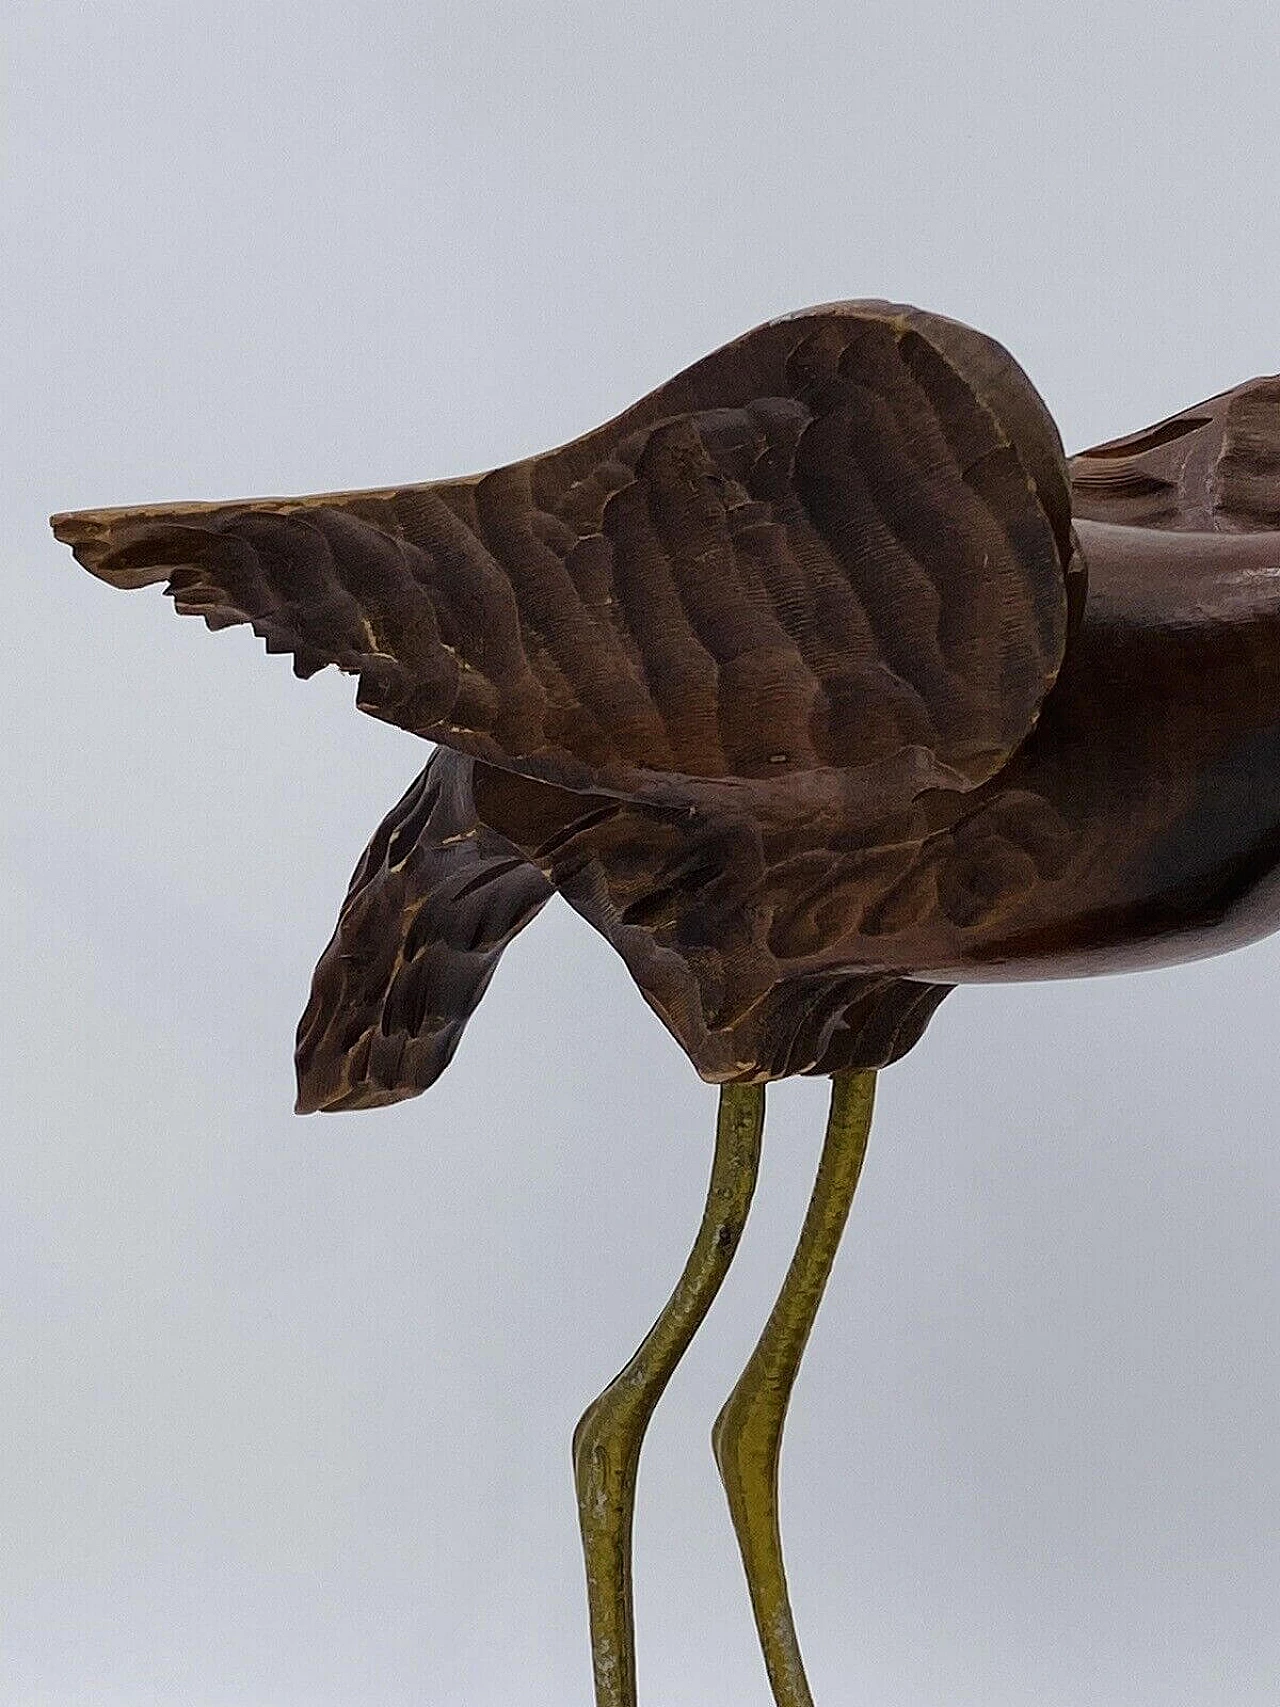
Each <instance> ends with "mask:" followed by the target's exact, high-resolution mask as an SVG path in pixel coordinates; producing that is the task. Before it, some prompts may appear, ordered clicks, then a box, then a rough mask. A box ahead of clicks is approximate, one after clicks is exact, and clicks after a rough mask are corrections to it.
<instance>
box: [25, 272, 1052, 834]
mask: <svg viewBox="0 0 1280 1707" xmlns="http://www.w3.org/2000/svg"><path fill="white" fill-rule="evenodd" d="M53 526H54V531H55V532H56V534H57V536H58V538H59V539H61V540H64V541H65V542H66V543H68V544H69V545H70V546H71V547H72V548H73V550H74V552H75V554H76V556H77V557H78V558H79V560H80V561H81V562H82V563H83V564H84V565H85V566H86V567H87V568H89V569H90V570H92V571H93V573H94V574H96V575H99V576H101V577H102V578H103V579H104V580H106V581H109V582H111V583H113V584H114V585H117V586H121V587H139V586H143V585H146V584H148V583H151V582H159V581H163V582H166V583H167V591H168V592H169V594H170V595H171V596H172V598H173V600H174V603H175V605H176V607H177V608H178V609H179V610H180V611H182V612H186V613H193V614H197V615H201V616H203V617H204V619H205V621H206V622H207V623H208V624H209V626H210V627H213V628H220V627H223V626H226V625H228V624H232V623H238V622H246V623H249V624H251V625H252V627H253V628H254V630H255V631H256V632H257V633H258V634H259V635H261V636H262V637H263V638H264V639H265V640H266V643H267V647H268V650H271V651H282V652H290V653H292V655H293V658H294V662H295V668H296V670H297V671H298V673H299V674H301V675H309V674H311V673H313V672H314V671H316V670H318V669H320V668H321V667H323V666H324V665H326V664H336V665H338V666H339V667H340V668H341V669H343V670H347V671H350V672H352V673H355V674H357V675H358V676H359V678H360V681H359V691H358V696H357V702H358V704H359V705H360V706H361V708H362V709H364V710H366V711H368V712H370V713H372V714H373V715H375V716H378V717H381V718H385V719H386V720H388V721H390V722H392V723H395V724H398V725H399V726H400V727H402V728H405V729H408V730H410V731H412V732H413V733H415V734H418V735H422V736H424V737H426V738H428V739H430V740H433V741H439V742H442V743H444V744H446V745H448V746H452V747H454V748H457V749H458V750H460V751H462V752H464V753H467V754H470V755H473V756H474V757H477V758H480V759H484V760H486V761H488V762H489V763H491V764H495V765H499V766H502V767H505V768H508V769H511V770H515V771H517V772H520V773H521V774H523V775H526V776H529V777H532V778H537V779H541V780H544V781H548V782H553V783H557V784H559V785H561V786H564V787H569V788H574V789H584V790H586V789H591V790H599V791H603V792H606V793H612V794H615V795H619V796H623V797H630V798H667V799H671V798H677V799H678V798H680V797H681V795H682V793H683V794H685V795H686V796H687V795H688V794H690V793H692V794H693V795H694V796H695V797H696V794H697V790H698V786H699V784H700V783H701V782H703V781H709V780H710V779H722V780H725V781H727V782H730V783H739V784H740V783H742V782H744V781H751V782H753V783H755V784H757V785H758V786H760V787H763V788H765V789H769V788H772V787H773V786H774V785H777V786H778V787H780V788H781V789H782V790H784V791H788V790H790V789H792V788H794V787H795V778H796V773H804V772H812V771H815V770H823V769H828V768H831V767H838V768H840V769H841V770H844V771H847V772H852V773H858V772H865V774H866V775H867V777H868V778H874V779H875V787H874V791H873V792H874V794H875V798H876V800H877V811H880V810H884V809H889V810H892V809H893V807H894V806H895V805H896V804H897V803H899V802H900V801H903V800H907V799H910V798H913V797H914V796H915V795H916V794H918V793H919V792H920V790H921V788H923V787H929V786H946V787H958V788H969V787H972V786H973V785H975V784H977V783H979V782H982V781H984V780H985V779H987V778H988V777H990V776H992V775H993V774H994V773H995V772H996V771H998V770H999V769H1000V767H1001V766H1002V765H1003V763H1004V762H1005V760H1006V759H1007V757H1008V756H1009V754H1010V753H1011V752H1012V751H1013V749H1014V748H1015V747H1017V746H1018V745H1019V744H1020V743H1021V742H1022V740H1023V739H1024V738H1025V737H1026V735H1027V733H1028V732H1029V730H1030V729H1031V727H1032V726H1033V724H1034V722H1035V719H1036V717H1037V715H1038V711H1039V707H1040V705H1041V703H1042V701H1043V699H1044V697H1045V694H1046V693H1047V691H1048V689H1049V687H1050V686H1051V685H1052V683H1053V681H1054V679H1055V677H1056V675H1057V672H1058V669H1059V666H1060V664H1061V662H1062V658H1063V653H1064V649H1065V646H1066V644H1067V638H1068V630H1069V626H1070V622H1069V605H1070V607H1071V609H1072V610H1074V611H1075V612H1076V613H1078V608H1079V603H1080V594H1081V590H1082V587H1083V581H1082V567H1081V565H1080V563H1079V561H1078V559H1075V558H1073V541H1072V535H1071V519H1070V510H1069V496H1068V489H1067V484H1066V477H1065V465H1064V462H1063V457H1062V451H1061V445H1060V442H1059V439H1058V435H1057V432H1056V429H1055V428H1054V426H1053V423H1052V421H1051V419H1050V417H1049V415H1048V414H1047V412H1046V411H1045V409H1044V406H1043V404H1042V403H1041V401H1040V399H1039V397H1038V396H1037V394H1036V393H1035V391H1034V389H1033V388H1032V387H1031V385H1030V383H1029V381H1028V380H1027V379H1026V376H1025V375H1024V374H1023V373H1022V371H1021V369H1020V368H1018V366H1017V365H1016V363H1014V361H1013V360H1012V358H1011V357H1010V356H1009V355H1008V353H1007V352H1006V351H1004V350H1003V349H1002V348H1001V347H1000V346H999V345H998V344H996V343H994V342H993V341H992V340H991V339H988V338H986V337H983V336H982V335H981V334H979V333H977V332H973V331H970V330H969V329H967V328H965V327H962V326H959V325H957V324H956V323H954V322H951V321H948V320H944V319H942V318H940V317H938V316H934V315H928V314H924V313H921V312H920V311H918V310H915V309H909V308H899V307H895V306H893V305H890V304H885V303H851V304H837V305H833V306H830V307H826V308H821V309H814V310H810V311H808V312H806V313H803V314H799V315H795V316H792V317H790V318H788V319H785V320H781V321H775V322H771V323H769V324H768V325H765V326H763V327H760V328H758V329H757V330H756V331H755V332H752V333H749V334H747V335H746V336H745V337H743V338H740V339H739V340H737V342H735V343H733V344H729V345H727V346H726V347H725V348H723V349H721V350H719V351H717V352H716V353H715V354H714V355H711V356H708V357H707V358H706V359H705V360H703V361H700V362H698V363H696V364H695V365H694V366H693V367H691V368H690V369H688V370H687V371H686V372H684V373H683V374H681V375H679V376H678V377H677V378H676V379H674V380H672V381H671V382H670V383H669V384H667V385H665V386H663V387H661V388H660V389H659V390H658V391H656V392H654V393H652V394H651V395H650V396H648V397H646V398H645V399H644V400H643V401H642V402H640V403H638V404H636V405H635V406H634V407H633V408H632V409H630V410H628V411H627V412H626V413H625V414H623V415H622V416H620V417H619V418H618V419H617V420H615V421H613V422H611V423H610V424H609V425H607V426H605V427H602V428H599V429H598V430H596V431H595V432H592V433H588V434H587V435H586V436H585V437H583V438H580V439H578V440H575V441H574V442H573V443H571V444H568V445H566V446H564V447H563V448H561V449H559V450H555V451H551V452H548V453H546V454H544V455H541V456H535V457H531V458H529V459H528V460H526V461H524V462H519V463H515V464H512V465H510V466H508V467H504V468H499V469H496V470H494V471H493V472H491V473H488V474H484V475H478V476H474V477H469V478H465V479H458V480H451V481H443V482H440V483H437V484H432V485H422V486H406V487H395V488H387V489H385V490H377V491H368V492H353V493H340V494H333V495H325V496H317V497H307V498H292V499H256V500H251V501H244V502H235V503H226V504H175V505H161V506H153V507H150V508H142V509H137V508H135V509H123V510H98V511H85V512H81V513H78V514H72V515H62V516H57V517H55V518H54V519H53ZM1073 589H1074V592H1073V595H1072V597H1071V598H1069V592H1070V591H1072V590H1073ZM853 780H854V783H855V788H854V792H855V793H856V776H855V778H854V779H853ZM869 786H870V785H869Z"/></svg>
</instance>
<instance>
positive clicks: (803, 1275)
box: [711, 1072, 876, 1707]
mask: <svg viewBox="0 0 1280 1707" xmlns="http://www.w3.org/2000/svg"><path fill="white" fill-rule="evenodd" d="M875 1083H876V1075H875V1073H874V1072H867V1073H840V1074H837V1075H836V1077H835V1081H834V1083H833V1085H832V1092H831V1114H830V1117H829V1119H828V1121H827V1135H826V1140H825V1142H824V1144H823V1148H822V1160H821V1161H820V1163H819V1164H818V1177H817V1179H816V1180H815V1182H814V1187H813V1195H812V1197H811V1198H810V1200H809V1208H808V1211H807V1213H806V1215H805V1219H804V1226H803V1228H802V1229H801V1233H800V1242H799V1244H798V1245H797V1246H796V1251H795V1255H794V1256H793V1257H792V1259H791V1266H790V1267H789V1268H788V1270H787V1275H786V1279H785V1280H784V1281H783V1283H782V1290H781V1291H780V1292H779V1294H778V1301H777V1303H776V1304H775V1305H774V1307H773V1311H772V1313H771V1315H770V1317H769V1320H768V1322H767V1323H766V1324H765V1329H764V1332H763V1333H762V1334H761V1336H760V1339H759V1341H758V1342H757V1344H756V1348H755V1350H754V1351H753V1352H752V1354H751V1357H750V1359H749V1360H748V1362H747V1366H746V1368H745V1369H744V1370H743V1372H742V1374H741V1376H740V1377H739V1379H738V1384H737V1386H736V1387H735V1388H734V1390H733V1392H732V1393H731V1394H730V1395H729V1398H728V1400H727V1401H726V1402H725V1406H724V1409H723V1410H722V1411H721V1412H720V1415H719V1416H718V1417H717V1418H716V1422H715V1427H714V1428H713V1429H712V1431H711V1443H712V1446H713V1448H714V1450H715V1455H716V1463H717V1464H718V1465H719V1467H720V1478H721V1480H722V1481H723V1483H724V1488H725V1493H726V1495H727V1496H728V1500H729V1513H730V1516H731V1517H732V1519H733V1527H734V1530H735V1532H736V1534H737V1537H738V1546H739V1548H740V1549H741V1552H742V1563H743V1566H744V1567H745V1570H746V1573H747V1587H748V1589H749V1590H750V1593H751V1606H752V1611H753V1612H754V1613H755V1620H756V1629H757V1630H758V1631H759V1634H760V1647H761V1650H762V1651H763V1654H764V1662H765V1667H766V1669H767V1671H768V1673H769V1682H770V1684H771V1685H772V1688H773V1695H774V1700H775V1701H776V1702H777V1704H778V1707H813V1697H812V1695H811V1694H810V1692H809V1684H808V1680H807V1678H806V1677H805V1672H804V1662H803V1660H802V1659H801V1656H800V1644H799V1642H798V1641H797V1639H796V1630H795V1621H794V1619H793V1617H792V1614H791V1601H790V1597H789V1595H788V1593H787V1577H786V1571H785V1569H784V1566H783V1560H782V1532H781V1529H780V1527H779V1523H778V1461H779V1458H780V1455H781V1452H782V1429H783V1424H784V1422H785V1420H786V1414H787V1404H788V1402H789V1400H790V1398H791V1389H792V1387H793V1385H794V1383H795V1378H796V1372H797V1371H798V1369H799V1367H800V1359H801V1358H802V1357H803V1356H804V1348H805V1345H806V1344H807V1342H808V1339H809V1331H810V1329H811V1328H812V1327H813V1321H814V1317H815V1316H816V1315H817V1313H818V1305H819V1304H820V1303H821V1302H822V1293H823V1289H824V1288H825V1286H826V1284H827V1277H828V1276H829V1275H830V1273H831V1265H832V1263H833V1261H834V1260H835V1254H836V1248H837V1246H838V1245H839V1243H840V1235H841V1233H842V1232H843V1231H844V1224H845V1221H846V1219H847V1218H848V1214H849V1207H850V1204H851V1203H852V1202H853V1193H854V1190H855V1188H856V1186H857V1184H858V1175H859V1174H860V1173H861V1171H862V1160H863V1157H864V1156H865V1155H866V1150H867V1133H868V1131H869V1129H870V1126H871V1110H872V1104H873V1101H874V1099H875Z"/></svg>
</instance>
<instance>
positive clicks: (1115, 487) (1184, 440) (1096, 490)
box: [1070, 376, 1280, 533]
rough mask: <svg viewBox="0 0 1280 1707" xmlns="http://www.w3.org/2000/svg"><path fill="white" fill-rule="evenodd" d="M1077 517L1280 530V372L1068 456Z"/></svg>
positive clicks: (1192, 529)
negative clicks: (1277, 374)
mask: <svg viewBox="0 0 1280 1707" xmlns="http://www.w3.org/2000/svg"><path fill="white" fill-rule="evenodd" d="M1070 471H1071V486H1072V496H1073V503H1074V509H1075V514H1076V517H1077V518H1078V519H1079V520H1082V521H1096V522H1113V523H1116V524H1119V525H1121V526H1125V527H1144V528H1169V529H1173V530H1175V531H1177V532H1179V533H1260V532H1265V533H1273V532H1275V531H1277V530H1280V377H1276V376H1271V377H1269V378H1262V379H1251V380H1248V381H1247V382H1246V383H1245V384H1244V385H1237V386H1234V387H1233V388H1232V389H1231V390H1230V391H1223V392H1220V393H1219V394H1218V396H1216V397H1210V398H1208V399H1207V400H1206V401H1205V402H1204V403H1193V404H1192V405H1191V407H1190V408H1189V409H1183V410H1181V411H1180V412H1179V413H1178V414H1177V415H1170V416H1168V417H1167V419H1165V420H1163V421H1158V422H1157V423H1156V425H1155V426H1154V427H1145V428H1144V429H1143V430H1142V431H1141V432H1139V433H1129V434H1127V435H1126V436H1125V437H1124V438H1122V439H1110V440H1108V442H1107V443H1106V444H1101V445H1094V446H1093V447H1092V449H1090V450H1085V451H1081V452H1080V453H1079V455H1078V456H1074V457H1072V459H1071V465H1070Z"/></svg>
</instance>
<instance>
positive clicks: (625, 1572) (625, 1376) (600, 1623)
mask: <svg viewBox="0 0 1280 1707" xmlns="http://www.w3.org/2000/svg"><path fill="white" fill-rule="evenodd" d="M763 1127H764V1086H763V1085H725V1086H724V1087H723V1088H722V1089H721V1092H720V1114H719V1119H718V1121H717V1124H716V1149H715V1159H714V1161H713V1163H712V1166H711V1184H710V1186H709V1187H708V1190H707V1205H706V1209H705V1210H704V1212H703V1216H702V1224H701V1226H700V1227H699V1228H698V1234H697V1237H696V1239H695V1240H694V1243H693V1248H692V1250H691V1251H690V1252H689V1257H688V1260H687V1261H686V1263H685V1266H684V1272H683V1274H682V1275H681V1276H680V1279H679V1281H678V1282H677V1284H676V1289H675V1291H674V1292H673V1293H672V1294H671V1297H670V1299H669V1300H668V1302H667V1305H666V1308H665V1309H664V1310H663V1312H662V1314H661V1315H660V1316H659V1317H658V1319H657V1321H656V1322H655V1323H654V1324H653V1326H652V1327H651V1328H650V1330H649V1332H648V1333H647V1334H646V1336H645V1338H644V1340H643V1342H642V1343H641V1345H640V1348H639V1350H638V1351H637V1352H636V1354H635V1356H634V1357H633V1358H632V1359H631V1361H630V1362H629V1363H628V1364H627V1365H626V1367H625V1368H624V1369H623V1370H622V1371H621V1372H620V1373H619V1374H618V1375H616V1376H615V1377H614V1379H613V1380H612V1381H611V1382H610V1383H609V1385H608V1386H607V1387H606V1388H605V1390H604V1392H603V1393H601V1394H600V1396H599V1398H597V1399H595V1400H593V1402H592V1403H591V1404H590V1405H589V1406H588V1407H587V1409H586V1411H585V1412H584V1413H583V1415H582V1419H581V1421H580V1422H579V1423H578V1426H577V1428H576V1429H575V1431H574V1436H573V1472H574V1481H575V1483H576V1485H577V1491H578V1521H579V1525H580V1527H581V1530H582V1549H583V1553H584V1555H585V1558H586V1566H587V1602H588V1608H589V1611H590V1616H591V1654H592V1664H593V1668H594V1672H595V1691H596V1707H635V1700H636V1661H635V1635H634V1629H633V1623H632V1609H631V1526H632V1515H633V1512H634V1509H635V1490H636V1474H637V1471H638V1469H639V1464H640V1446H641V1443H642V1441H643V1439H644V1432H645V1429H646V1428H647V1427H648V1425H649V1419H650V1417H651V1416H652V1415H653V1411H654V1407H655V1406H656V1405H657V1403H658V1400H659V1399H660V1398H661V1397H662V1393H663V1389H664V1388H665V1387H666V1385H667V1382H668V1381H669V1380H670V1379H671V1376H672V1374H673V1373H674V1371H675V1368H676V1365H677V1364H678V1363H679V1361H680V1359H681V1358H682V1357H683V1356H684V1354H685V1352H686V1350H687V1349H688V1347H689V1343H690V1341H691V1340H692V1339H693V1336H694V1334H695V1333H696V1332H697V1331H698V1328H699V1326H700V1325H701V1323H702V1320H703V1318H704V1316H705V1315H706V1313H707V1311H708V1310H709V1309H710V1307H711V1304H712V1301H713V1299H714V1298H715V1295H716V1293H717V1292H718V1291H719V1290H720V1283H721V1281H722V1280H723V1279H724V1277H725V1274H726V1273H727V1272H728V1268H729V1264H730V1262H731V1261H732V1260H733V1255H734V1252H735V1251H736V1250H737V1248H738V1241H739V1239H740V1238H741V1236H742V1229H743V1226H744V1225H745V1223H746V1219H747V1211H748V1209H749V1208H750V1206H751V1198H752V1194H753V1192H754V1191H755V1184H756V1176H757V1173H758V1171H759V1166H760V1137H761V1132H762V1130H763Z"/></svg>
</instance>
